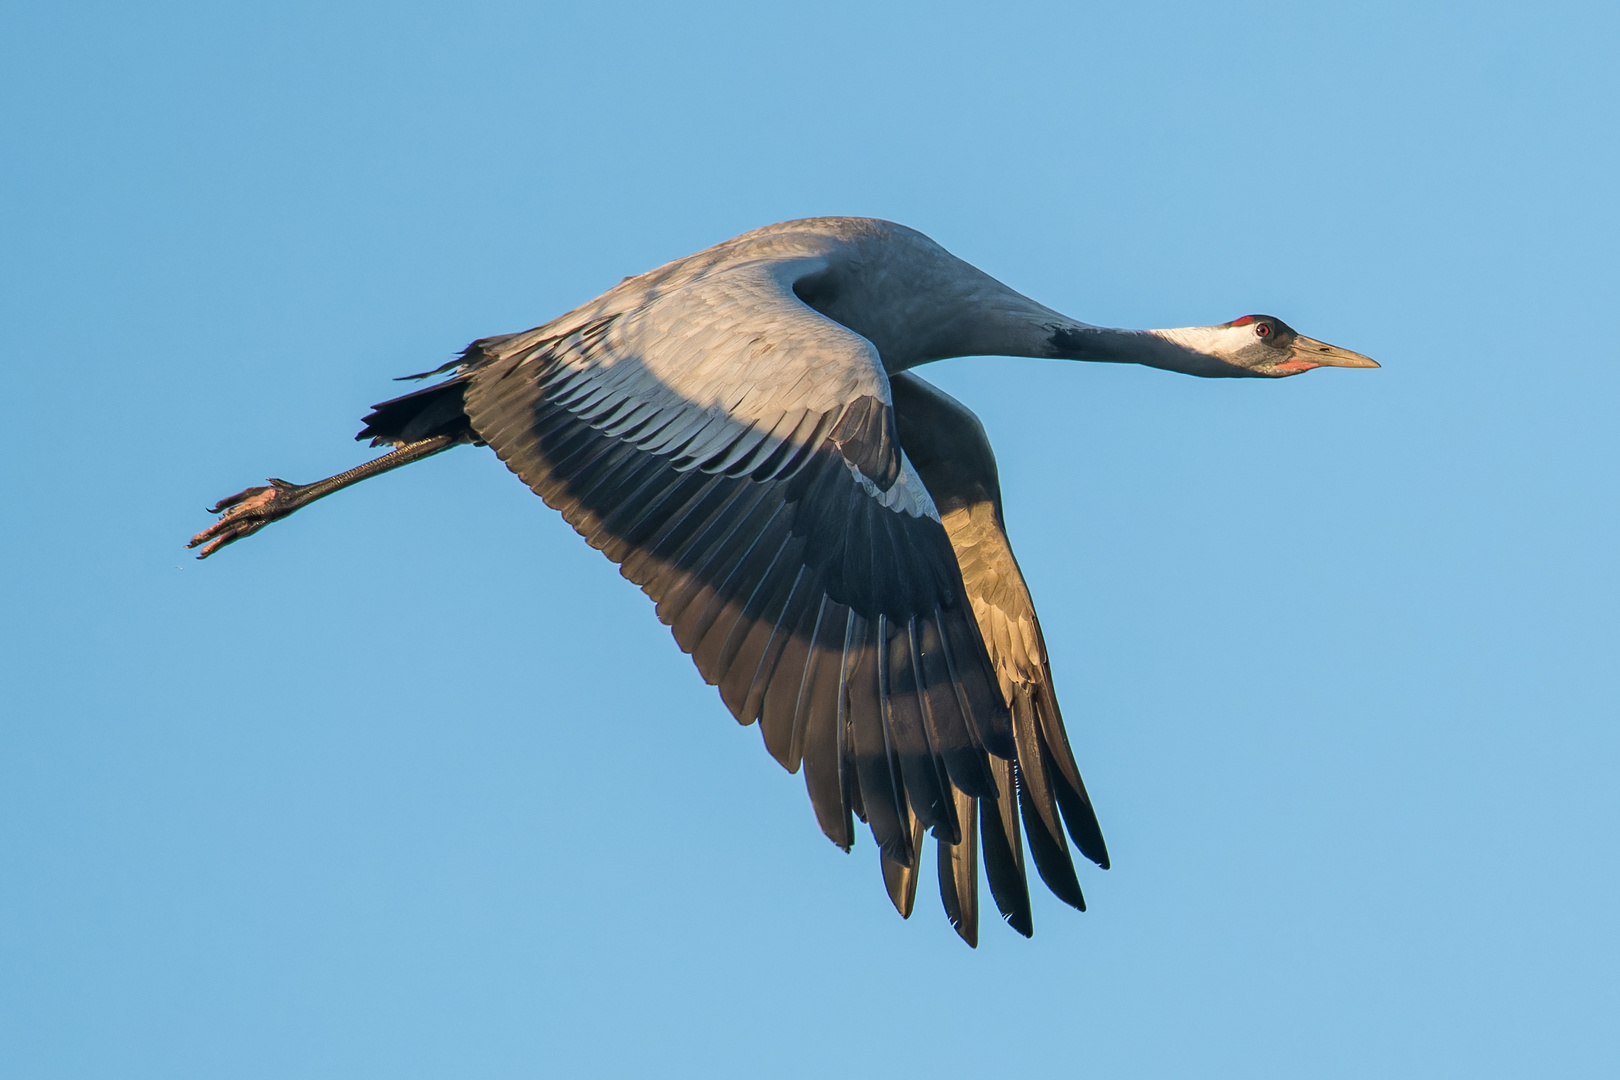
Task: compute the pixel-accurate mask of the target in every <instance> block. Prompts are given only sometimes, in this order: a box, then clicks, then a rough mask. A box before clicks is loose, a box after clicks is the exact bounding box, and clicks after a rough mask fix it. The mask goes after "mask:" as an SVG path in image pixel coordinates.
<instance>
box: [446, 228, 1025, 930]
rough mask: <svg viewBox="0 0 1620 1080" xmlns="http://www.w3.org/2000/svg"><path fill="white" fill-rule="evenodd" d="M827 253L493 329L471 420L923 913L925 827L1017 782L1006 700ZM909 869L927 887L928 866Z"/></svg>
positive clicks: (475, 367)
mask: <svg viewBox="0 0 1620 1080" xmlns="http://www.w3.org/2000/svg"><path fill="white" fill-rule="evenodd" d="M825 265H826V264H825V262H824V261H823V260H821V259H820V258H817V257H808V258H779V259H756V260H750V261H746V262H730V263H726V262H723V261H721V262H716V261H714V260H710V261H709V262H708V263H707V264H705V265H703V266H701V267H699V269H698V270H696V271H692V270H689V269H685V268H682V267H680V266H675V267H674V269H671V268H665V270H664V271H661V272H656V273H654V274H652V275H645V276H644V277H643V278H641V279H632V280H630V281H627V282H626V283H624V284H623V285H621V286H620V287H619V288H617V289H615V290H611V291H610V292H608V293H607V294H604V296H603V297H601V298H600V299H598V300H597V301H593V302H592V304H590V305H587V306H586V307H585V308H581V309H579V310H578V311H576V312H573V313H571V314H570V315H568V316H564V317H563V318H562V319H559V320H556V321H554V322H553V323H550V324H547V325H546V326H542V327H538V328H536V329H535V330H531V331H528V332H526V333H523V334H515V335H508V336H505V337H501V338H492V339H487V340H485V341H482V342H478V343H475V344H474V346H473V347H472V348H471V349H470V350H469V351H468V354H467V357H466V361H465V363H464V365H463V368H462V370H461V373H460V375H459V376H458V378H460V379H463V380H465V388H466V389H465V407H466V412H467V415H468V417H469V418H470V420H471V424H472V427H473V429H474V431H475V432H476V434H477V436H478V438H479V439H480V440H481V441H484V442H487V443H488V444H489V445H490V446H491V447H492V448H494V450H495V452H496V453H497V454H498V455H499V456H500V457H501V459H502V460H503V461H505V462H506V463H507V465H508V466H509V467H510V468H511V469H512V470H513V471H514V472H516V473H517V474H518V475H519V476H520V477H522V478H523V480H524V481H525V482H526V483H528V484H529V485H530V487H532V488H533V489H534V490H535V492H537V493H538V494H539V495H540V496H541V497H542V498H544V499H545V500H546V502H547V503H548V504H550V505H551V506H553V507H555V508H556V509H558V510H560V511H561V512H562V513H563V515H564V517H566V518H567V520H568V521H569V522H570V523H571V524H572V525H573V526H574V527H575V529H577V530H578V531H579V532H580V533H581V534H582V535H583V536H584V537H585V538H586V539H587V540H588V541H589V542H590V543H591V544H592V545H593V546H595V547H597V548H599V549H600V550H602V551H603V552H604V553H605V554H606V555H608V557H609V558H611V559H613V560H614V561H615V562H617V563H619V564H620V568H621V572H622V573H624V575H625V576H626V577H628V578H630V579H631V580H633V581H635V582H636V583H637V584H639V585H641V586H642V588H643V589H644V590H645V591H646V592H647V594H648V595H649V596H650V597H651V598H652V599H653V600H654V601H655V602H656V604H657V611H658V616H659V618H660V619H661V620H663V621H664V622H665V623H666V624H668V625H669V626H670V627H671V629H672V630H673V632H674V634H675V638H676V641H677V642H678V643H679V644H680V646H681V648H682V649H684V650H686V651H687V652H688V653H690V654H691V655H692V656H693V659H694V660H695V661H696V663H697V665H698V669H699V671H700V672H701V673H702V674H703V676H704V678H705V679H706V680H708V681H709V682H710V683H712V684H715V685H717V686H718V687H719V688H720V692H721V697H722V699H723V700H724V701H725V702H726V704H727V706H728V707H729V708H730V709H731V711H732V713H733V714H734V715H735V716H736V717H737V719H738V720H739V721H741V722H742V723H745V724H747V723H753V722H754V721H756V720H757V721H759V722H760V727H761V730H762V732H763V734H764V736H765V742H766V745H767V747H768V748H769V749H770V751H771V753H772V754H773V755H774V756H775V757H776V758H777V759H778V760H779V761H781V763H782V764H783V765H784V766H786V767H787V768H788V769H790V770H797V769H798V768H799V766H800V764H801V762H802V764H803V765H804V771H805V780H806V786H807V787H808V788H809V791H810V796H811V801H812V803H813V805H814V807H815V809H816V814H817V818H818V820H819V821H820V823H821V826H822V828H823V829H824V830H825V831H826V832H827V834H828V836H830V837H831V838H832V839H833V840H834V841H835V842H837V843H838V844H840V845H841V846H844V847H848V846H849V845H850V843H851V842H852V841H853V838H854V837H853V832H852V822H851V814H855V815H858V816H860V817H861V818H862V819H864V820H866V821H867V822H868V823H869V824H870V825H871V828H872V832H873V835H874V837H875V838H876V839H877V841H878V844H879V846H880V848H881V850H882V852H883V856H884V860H885V864H886V866H885V880H886V881H891V885H890V893H891V898H893V899H894V900H895V903H896V906H897V907H901V908H902V909H903V910H909V907H910V889H911V888H912V887H913V886H914V874H912V873H906V874H897V873H895V872H893V870H892V869H891V868H890V867H889V865H888V864H891V863H892V864H894V865H897V866H900V867H903V868H906V870H907V871H908V872H912V871H914V870H915V868H916V865H917V847H918V846H919V845H918V840H919V838H920V835H921V829H922V828H923V827H924V826H927V827H930V828H932V829H933V830H934V832H935V834H936V835H941V836H945V837H947V838H948V839H949V840H951V841H960V840H961V839H962V831H961V830H962V823H961V821H960V819H959V816H958V813H957V798H956V796H955V791H956V790H957V789H960V790H962V791H966V792H969V793H971V794H972V795H974V796H979V797H986V798H992V799H993V798H995V797H997V796H998V795H1000V796H1004V797H1009V798H1010V797H1012V795H1011V790H1010V788H1009V789H1007V790H1002V789H999V788H998V787H997V786H996V784H995V781H994V776H995V771H994V768H993V766H992V764H991V758H990V757H989V755H990V754H994V755H1000V756H1001V757H1004V758H1010V757H1011V756H1012V755H1013V753H1014V752H1015V747H1014V743H1013V739H1012V731H1011V724H1010V720H1009V717H1008V713H1007V709H1006V703H1005V700H1004V697H1003V695H1002V693H1001V692H1000V690H999V688H998V686H997V681H996V674H995V672H994V670H993V669H992V667H991V665H990V662H989V658H988V655H987V653H986V651H985V646H984V643H983V641H982V640H981V638H980V632H979V628H978V627H979V624H978V622H977V621H976V620H975V618H974V615H973V611H972V609H971V607H970V605H969V604H968V602H967V599H966V596H965V595H964V592H963V586H962V579H961V575H960V571H959V570H958V567H957V563H956V557H955V555H954V553H953V552H952V549H951V545H950V541H949V539H948V537H947V536H946V533H945V530H944V528H943V526H942V525H941V523H940V521H939V517H938V513H937V511H936V509H935V507H934V504H933V502H932V500H931V499H930V498H929V495H928V491H927V489H926V487H925V486H924V484H923V482H922V481H921V479H920V478H919V477H918V475H917V473H916V471H915V470H914V469H913V468H912V467H911V465H910V463H909V462H908V461H907V460H906V459H905V456H904V455H903V454H902V453H901V452H900V448H899V445H898V443H897V441H896V438H895V434H894V418H893V408H892V401H891V397H890V388H889V382H888V378H887V377H886V376H885V374H884V372H883V368H882V366H881V364H880V363H879V360H878V357H877V355H876V352H875V350H874V349H873V347H872V345H871V343H870V342H868V341H867V340H866V339H864V338H862V337H860V336H859V335H857V334H855V333H853V332H852V331H850V330H848V329H846V328H845V327H843V326H841V325H839V324H838V323H835V322H833V321H831V320H829V319H826V318H825V317H823V316H821V315H819V314H817V313H816V312H814V311H813V310H811V309H810V308H809V307H807V306H806V305H804V304H803V303H802V302H801V301H799V299H798V298H797V297H796V296H795V295H794V293H793V289H792V286H793V282H794V281H795V280H797V279H798V278H799V277H801V276H802V275H805V274H808V273H813V272H816V271H818V270H820V269H823V268H824V267H825ZM908 879H909V880H908Z"/></svg>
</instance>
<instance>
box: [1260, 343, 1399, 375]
mask: <svg viewBox="0 0 1620 1080" xmlns="http://www.w3.org/2000/svg"><path fill="white" fill-rule="evenodd" d="M1289 351H1290V352H1292V353H1293V356H1291V357H1289V358H1288V359H1287V360H1285V361H1283V363H1282V364H1279V365H1278V366H1279V367H1285V368H1294V369H1295V370H1297V371H1306V370H1308V369H1310V368H1314V367H1365V368H1371V367H1377V366H1378V361H1376V360H1374V359H1373V358H1372V357H1370V356H1362V355H1361V354H1360V353H1356V352H1351V351H1350V350H1349V349H1341V348H1339V347H1338V346H1337V345H1329V344H1328V343H1327V342H1325V341H1317V340H1316V339H1315V338H1308V337H1306V336H1305V335H1304V334H1301V335H1300V336H1299V337H1297V338H1295V339H1294V343H1293V345H1292V346H1291V347H1290V349H1289Z"/></svg>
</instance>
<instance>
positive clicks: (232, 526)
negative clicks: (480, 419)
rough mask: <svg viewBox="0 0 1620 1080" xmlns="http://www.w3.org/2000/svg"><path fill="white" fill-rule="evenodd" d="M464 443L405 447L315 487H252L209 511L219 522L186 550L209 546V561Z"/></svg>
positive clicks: (446, 439) (448, 438)
mask: <svg viewBox="0 0 1620 1080" xmlns="http://www.w3.org/2000/svg"><path fill="white" fill-rule="evenodd" d="M463 441H465V440H464V439H462V438H460V437H458V436H455V435H435V436H434V437H433V438H431V439H422V440H420V441H418V442H413V443H406V444H405V445H404V446H401V447H399V448H398V449H397V450H393V451H390V452H389V453H386V454H384V455H383V456H382V457H379V458H373V459H372V460H370V461H368V462H366V463H365V464H364V465H359V466H356V467H355V468H353V469H350V470H349V471H348V472H341V473H338V474H337V475H336V476H329V477H327V478H326V479H325V480H317V481H315V483H313V484H289V483H287V481H285V480H275V479H272V480H271V481H270V486H269V487H252V488H248V489H247V490H246V491H239V492H237V493H236V494H235V495H232V496H231V497H230V498H228V499H221V500H220V501H219V503H218V504H216V505H214V506H211V507H209V508H208V512H209V513H210V514H220V515H221V517H220V519H219V520H218V521H216V522H214V524H213V525H212V526H210V527H209V528H207V529H204V530H203V531H202V532H200V533H198V534H197V535H196V536H193V537H192V538H191V542H190V543H188V544H187V545H186V547H188V548H194V547H196V546H197V545H199V544H207V545H208V546H207V547H205V548H203V549H202V551H201V553H199V554H198V556H197V558H199V559H206V558H208V556H210V555H212V554H213V553H214V552H216V551H218V550H219V549H220V548H222V547H224V546H225V545H226V544H230V543H234V542H235V541H237V540H240V539H242V537H244V536H252V535H253V534H254V533H256V532H258V531H259V530H260V529H262V528H264V527H265V526H266V525H268V524H270V523H271V522H272V521H278V520H280V519H281V518H284V517H286V516H287V515H288V514H290V513H292V512H293V511H294V510H298V509H301V508H303V507H305V506H308V505H309V504H310V503H312V502H314V501H315V500H316V499H320V498H324V497H325V496H327V495H330V494H332V492H334V491H339V490H342V489H343V488H346V487H348V486H349V485H350V484H358V483H359V482H360V481H362V480H365V479H367V478H368V477H372V476H376V475H377V474H378V473H385V472H388V471H389V470H390V469H397V468H399V467H400V466H401V465H409V464H410V463H411V462H413V461H420V460H422V459H423V458H425V457H430V456H432V455H433V454H437V453H438V452H439V451H441V450H448V449H450V447H452V446H454V445H455V444H456V443H458V442H463Z"/></svg>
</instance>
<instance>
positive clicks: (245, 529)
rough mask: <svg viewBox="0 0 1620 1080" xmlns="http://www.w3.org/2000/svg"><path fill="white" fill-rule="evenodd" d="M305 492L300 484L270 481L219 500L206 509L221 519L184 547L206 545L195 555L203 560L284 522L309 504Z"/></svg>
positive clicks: (304, 487) (305, 488)
mask: <svg viewBox="0 0 1620 1080" xmlns="http://www.w3.org/2000/svg"><path fill="white" fill-rule="evenodd" d="M306 490H308V488H307V486H306V485H303V484H289V483H287V481H285V480H275V479H272V480H271V481H270V486H269V487H251V488H248V489H247V490H246V491H239V492H237V493H236V494H235V495H232V496H231V497H230V498H228V499H221V500H220V501H219V502H218V503H216V504H215V505H213V506H210V507H209V508H208V512H209V513H210V514H219V515H221V516H220V519H219V520H218V521H216V522H214V524H213V525H211V526H210V527H208V528H206V529H204V530H203V531H202V532H200V533H198V534H197V535H196V536H193V537H192V538H191V541H190V542H189V543H188V544H186V547H188V548H194V547H197V546H198V545H199V544H206V545H208V546H207V547H204V548H203V549H202V551H201V552H199V553H198V555H197V558H199V559H206V558H208V556H210V555H212V554H213V553H214V552H216V551H218V550H219V549H220V548H222V547H224V546H225V545H226V544H230V543H234V542H236V541H237V540H240V539H242V537H244V536H252V535H253V534H254V533H256V532H258V531H259V530H260V529H262V528H264V527H265V526H266V525H268V524H270V523H271V522H272V521H277V520H279V519H281V518H284V517H286V516H287V515H288V514H290V513H292V512H293V511H294V510H297V509H298V508H299V507H300V506H303V505H304V503H306V502H308V501H309V500H308V499H307V498H306V497H305V496H304V492H305V491H306Z"/></svg>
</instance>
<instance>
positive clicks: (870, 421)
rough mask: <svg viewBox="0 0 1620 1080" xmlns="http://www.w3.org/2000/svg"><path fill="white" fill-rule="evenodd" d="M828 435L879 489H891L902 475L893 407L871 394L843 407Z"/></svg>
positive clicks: (845, 458) (841, 451) (845, 456)
mask: <svg viewBox="0 0 1620 1080" xmlns="http://www.w3.org/2000/svg"><path fill="white" fill-rule="evenodd" d="M827 438H829V439H831V440H832V442H833V444H834V445H835V446H837V447H838V451H839V453H841V454H843V455H844V460H845V461H848V462H849V463H850V464H851V465H853V466H855V467H856V468H857V469H859V470H861V475H863V476H865V477H866V478H867V479H868V480H870V481H872V483H874V484H876V485H877V487H878V490H880V491H888V490H889V488H890V487H892V486H893V485H894V482H895V480H896V479H898V478H899V476H900V440H899V437H898V436H897V435H896V434H895V430H894V410H893V409H891V408H889V407H888V406H887V405H885V404H883V402H881V401H879V400H878V399H877V398H875V397H872V396H871V395H870V394H863V395H862V396H860V397H858V398H856V399H855V400H854V401H852V402H850V403H849V404H848V405H847V406H845V407H844V412H843V415H841V416H840V417H839V418H838V422H837V423H835V424H834V425H833V428H832V431H831V432H829V433H828V435H827Z"/></svg>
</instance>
